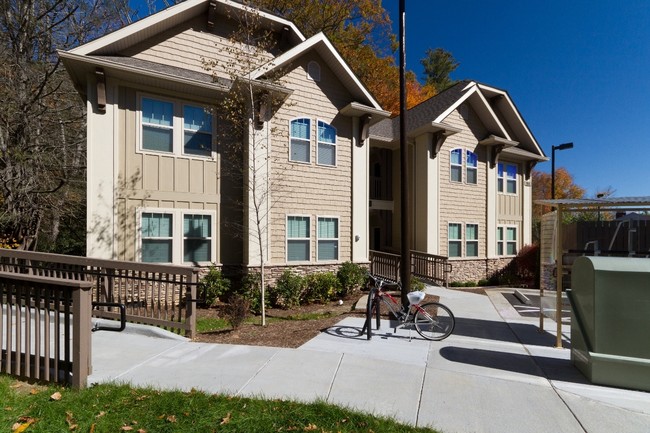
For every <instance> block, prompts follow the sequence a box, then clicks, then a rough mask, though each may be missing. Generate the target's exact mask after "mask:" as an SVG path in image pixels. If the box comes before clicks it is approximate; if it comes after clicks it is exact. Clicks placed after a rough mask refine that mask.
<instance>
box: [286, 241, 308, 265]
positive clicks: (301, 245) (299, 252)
mask: <svg viewBox="0 0 650 433" xmlns="http://www.w3.org/2000/svg"><path fill="white" fill-rule="evenodd" d="M307 260H309V241H308V240H304V241H303V240H300V241H299V240H289V241H288V242H287V261H289V262H293V261H307Z"/></svg>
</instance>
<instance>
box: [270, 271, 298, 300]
mask: <svg viewBox="0 0 650 433" xmlns="http://www.w3.org/2000/svg"><path fill="white" fill-rule="evenodd" d="M304 286H305V282H304V278H303V277H301V276H300V275H298V274H296V273H294V272H293V271H291V270H289V269H287V270H286V271H284V272H283V273H282V275H280V278H278V281H277V282H276V283H275V287H274V288H273V289H272V290H270V291H269V292H270V293H269V298H270V299H269V300H270V301H271V304H272V305H274V306H277V307H284V308H292V307H296V306H298V305H300V297H301V295H302V292H303V288H304Z"/></svg>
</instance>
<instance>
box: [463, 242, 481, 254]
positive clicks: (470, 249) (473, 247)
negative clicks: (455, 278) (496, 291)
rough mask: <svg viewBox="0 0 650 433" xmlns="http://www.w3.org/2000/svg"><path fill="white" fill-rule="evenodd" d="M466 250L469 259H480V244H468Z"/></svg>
mask: <svg viewBox="0 0 650 433" xmlns="http://www.w3.org/2000/svg"><path fill="white" fill-rule="evenodd" d="M465 250H466V251H465V255H466V256H467V257H478V242H476V241H472V242H467V245H466V247H465Z"/></svg>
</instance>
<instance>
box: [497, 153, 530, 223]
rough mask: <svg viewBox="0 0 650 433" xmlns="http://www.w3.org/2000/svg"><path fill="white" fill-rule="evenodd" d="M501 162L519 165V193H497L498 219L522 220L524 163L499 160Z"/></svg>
mask: <svg viewBox="0 0 650 433" xmlns="http://www.w3.org/2000/svg"><path fill="white" fill-rule="evenodd" d="M499 162H502V163H505V164H510V165H516V166H517V194H503V193H497V215H498V217H497V218H498V219H499V220H502V219H511V220H516V221H521V220H522V219H523V197H524V194H523V189H524V176H523V173H522V171H523V165H522V164H520V163H517V162H512V161H507V160H499Z"/></svg>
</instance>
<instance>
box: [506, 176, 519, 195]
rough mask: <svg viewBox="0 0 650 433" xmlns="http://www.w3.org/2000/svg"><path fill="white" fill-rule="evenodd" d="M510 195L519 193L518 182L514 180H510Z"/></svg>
mask: <svg viewBox="0 0 650 433" xmlns="http://www.w3.org/2000/svg"><path fill="white" fill-rule="evenodd" d="M507 192H509V193H510V194H516V193H517V182H516V181H514V180H510V179H508V191H507Z"/></svg>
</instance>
